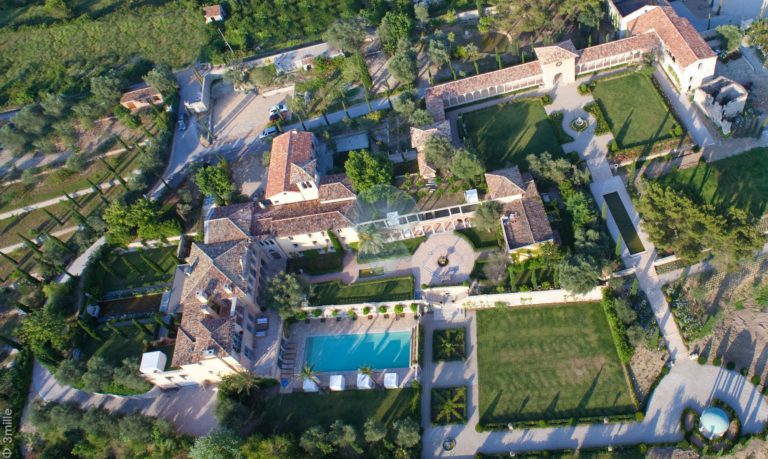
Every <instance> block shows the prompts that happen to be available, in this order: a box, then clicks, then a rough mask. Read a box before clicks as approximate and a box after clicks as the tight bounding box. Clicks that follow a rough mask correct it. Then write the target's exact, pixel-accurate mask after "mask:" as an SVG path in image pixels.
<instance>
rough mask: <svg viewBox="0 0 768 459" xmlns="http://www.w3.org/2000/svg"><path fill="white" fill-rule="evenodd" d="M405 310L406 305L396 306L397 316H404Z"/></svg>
mask: <svg viewBox="0 0 768 459" xmlns="http://www.w3.org/2000/svg"><path fill="white" fill-rule="evenodd" d="M404 309H405V306H404V305H402V304H396V305H395V314H397V315H398V316H402V315H403V310H404Z"/></svg>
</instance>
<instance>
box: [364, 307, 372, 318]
mask: <svg viewBox="0 0 768 459" xmlns="http://www.w3.org/2000/svg"><path fill="white" fill-rule="evenodd" d="M370 313H371V307H370V306H365V307H363V314H365V315H366V316H367V315H368V314H370Z"/></svg>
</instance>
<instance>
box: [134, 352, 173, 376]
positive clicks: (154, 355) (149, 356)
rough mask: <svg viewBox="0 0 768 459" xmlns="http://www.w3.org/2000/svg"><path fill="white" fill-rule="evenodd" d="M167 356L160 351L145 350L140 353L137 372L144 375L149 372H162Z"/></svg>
mask: <svg viewBox="0 0 768 459" xmlns="http://www.w3.org/2000/svg"><path fill="white" fill-rule="evenodd" d="M167 361H168V358H167V357H166V356H165V354H163V353H162V352H160V351H154V352H145V353H144V354H142V355H141V363H140V364H139V372H140V373H142V374H145V375H148V374H151V373H162V372H163V371H165V363H166V362H167Z"/></svg>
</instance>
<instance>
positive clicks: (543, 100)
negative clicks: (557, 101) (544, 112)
mask: <svg viewBox="0 0 768 459" xmlns="http://www.w3.org/2000/svg"><path fill="white" fill-rule="evenodd" d="M541 103H542V104H544V105H549V104H551V103H552V97H551V96H550V95H549V94H544V95H543V96H541Z"/></svg>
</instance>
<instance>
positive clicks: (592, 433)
mask: <svg viewBox="0 0 768 459" xmlns="http://www.w3.org/2000/svg"><path fill="white" fill-rule="evenodd" d="M713 398H719V399H722V400H724V401H726V402H727V403H729V404H730V405H731V406H733V408H734V409H735V410H736V412H737V413H738V414H739V417H740V419H741V422H742V429H743V431H744V432H745V433H757V432H760V431H762V429H763V426H764V424H765V422H766V421H768V400H766V399H765V397H763V396H762V395H760V393H759V391H758V389H757V388H756V387H755V386H753V385H752V384H751V383H750V382H749V381H748V380H747V379H746V378H745V377H743V376H741V375H740V374H738V373H736V372H733V371H728V370H725V369H724V368H719V367H713V366H710V365H704V366H702V365H699V364H697V363H695V362H693V361H688V360H686V361H683V362H680V363H679V364H678V365H676V366H675V367H674V368H673V369H672V371H671V372H670V373H669V375H667V376H666V377H665V378H664V379H663V380H662V381H661V383H660V384H659V386H658V387H657V388H656V390H655V391H654V393H653V396H652V398H651V400H650V403H649V405H648V410H647V413H646V417H645V419H644V420H643V421H642V422H626V423H615V424H589V425H579V426H573V427H570V426H569V427H560V428H541V429H520V430H514V431H506V432H505V431H495V432H483V433H479V432H476V431H475V429H474V425H470V424H467V425H466V426H465V425H459V426H445V427H439V428H431V429H427V431H426V432H425V433H424V437H423V443H424V450H423V455H424V456H425V457H466V458H471V457H474V454H475V452H481V453H486V454H492V453H507V452H524V451H532V450H545V449H546V450H557V449H575V448H592V447H604V446H609V445H631V444H638V443H663V442H677V441H680V440H681V439H682V438H683V435H682V433H681V431H680V416H681V415H682V411H683V409H684V408H685V407H692V408H694V409H699V410H701V409H703V408H704V407H705V406H707V404H708V403H709V402H710V401H711V400H712V399H713ZM471 422H472V419H470V423H471ZM446 438H455V439H456V448H455V449H454V450H453V451H450V452H446V451H443V450H442V446H441V445H442V442H443V440H444V439H446Z"/></svg>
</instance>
